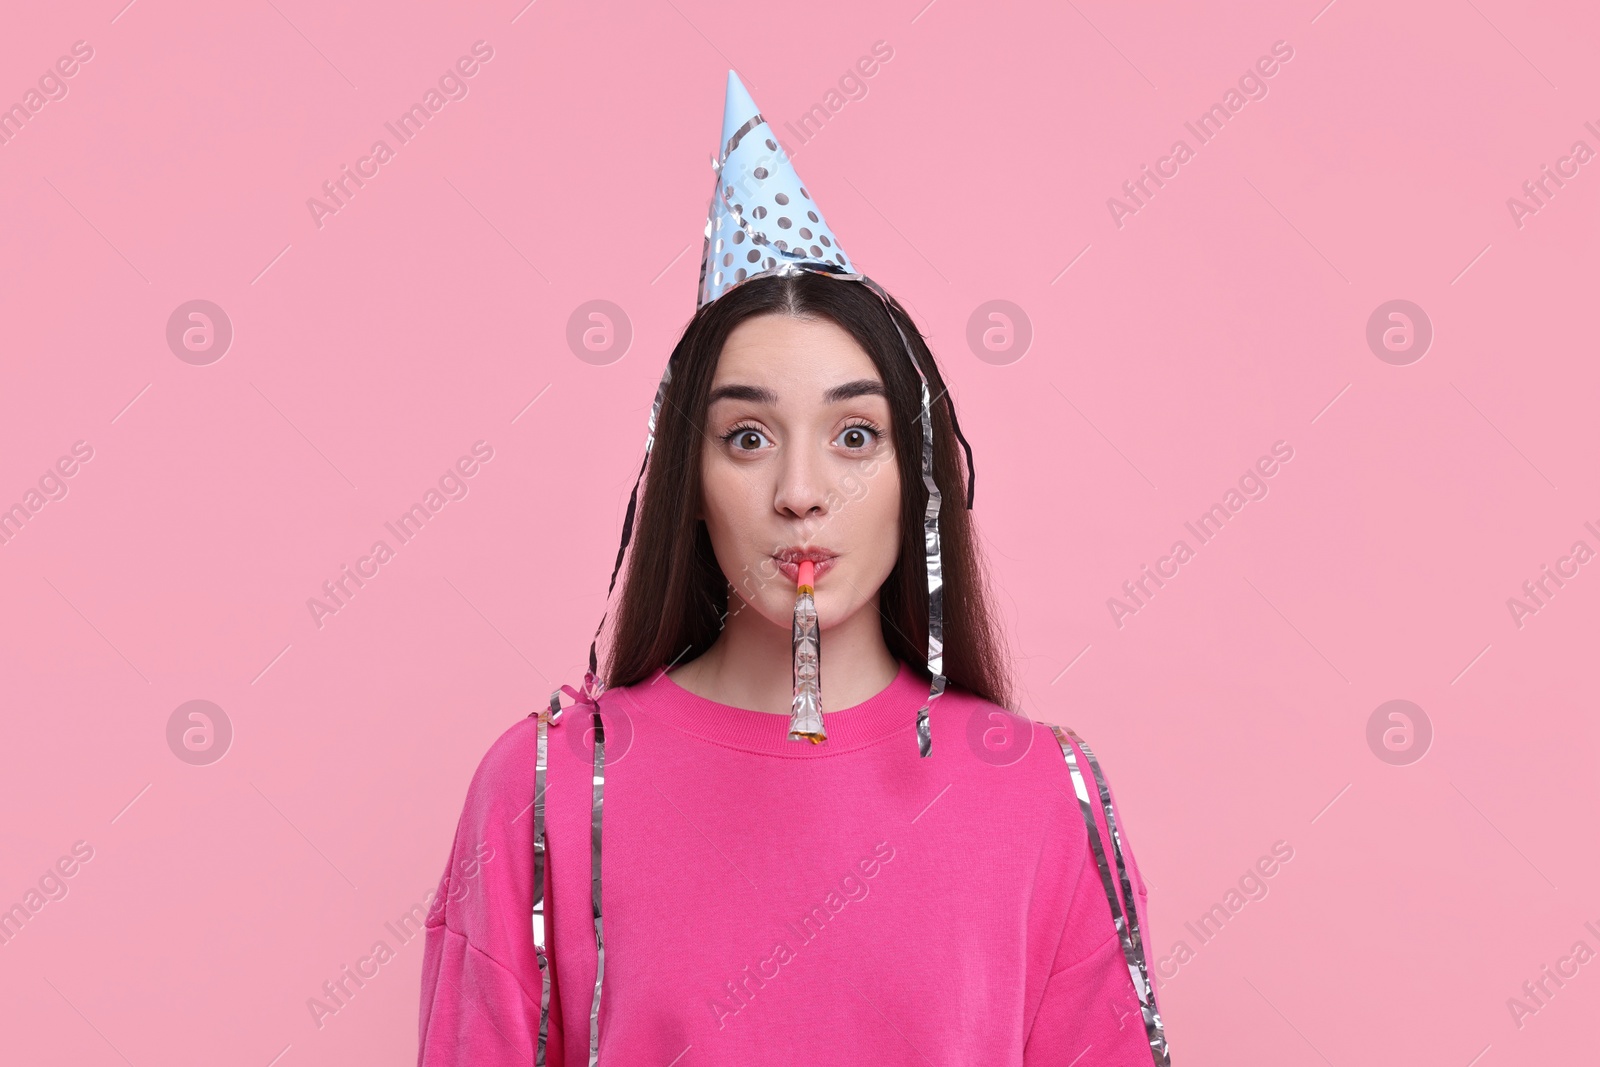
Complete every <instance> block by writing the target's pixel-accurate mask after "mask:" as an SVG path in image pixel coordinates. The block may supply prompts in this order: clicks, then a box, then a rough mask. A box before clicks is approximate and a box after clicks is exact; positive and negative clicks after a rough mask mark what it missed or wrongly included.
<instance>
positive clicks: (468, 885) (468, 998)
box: [417, 719, 560, 1067]
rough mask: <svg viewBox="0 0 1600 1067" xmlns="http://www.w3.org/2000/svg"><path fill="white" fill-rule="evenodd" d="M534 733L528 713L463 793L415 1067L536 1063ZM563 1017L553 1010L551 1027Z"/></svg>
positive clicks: (441, 890) (431, 935)
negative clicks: (533, 890)
mask: <svg viewBox="0 0 1600 1067" xmlns="http://www.w3.org/2000/svg"><path fill="white" fill-rule="evenodd" d="M535 730H536V722H535V720H533V719H529V720H526V722H525V723H519V724H518V725H517V726H515V727H513V728H512V729H511V730H508V731H507V732H506V733H505V734H503V735H502V736H501V737H500V739H499V740H497V741H496V742H495V744H494V745H493V746H492V747H491V748H490V750H489V752H488V754H487V755H485V756H484V759H483V762H482V763H481V764H480V765H479V767H478V770H477V773H476V774H475V775H474V776H473V779H472V784H471V785H470V786H469V787H468V789H467V799H466V803H465V805H464V806H463V808H462V812H461V818H460V820H459V822H458V824H457V826H456V834H455V840H454V842H453V844H452V846H451V850H450V858H449V861H448V862H447V863H446V866H445V870H444V875H443V877H441V879H440V880H439V887H438V889H437V890H435V893H434V899H433V904H432V907H431V910H430V911H429V913H428V918H427V921H426V930H427V936H426V940H425V942H424V948H423V961H422V999H421V1005H420V1009H419V1012H418V1019H417V1065H418V1067H468V1065H471V1067H502V1065H503V1067H513V1065H514V1067H531V1065H532V1064H533V1063H534V1062H535V1055H536V1050H537V1048H538V1041H539V1014H540V1012H539V998H540V988H541V983H540V975H539V967H538V960H537V957H536V955H535V953H534V947H533V931H532V925H531V913H532V906H533V895H532V886H533V843H532V840H533V809H532V801H533V765H534V764H533V758H534V753H533V746H534V744H536V741H535V740H534V738H535V737H536V734H535V733H534V731H535ZM548 900H549V895H548V876H547V878H546V901H547V903H548ZM557 1018H559V1016H558V1015H557V1014H556V1013H554V1012H552V1016H551V1020H550V1027H551V1028H552V1029H553V1028H554V1027H555V1025H556V1020H557ZM549 1062H550V1063H552V1064H554V1063H559V1062H560V1060H559V1059H557V1058H551V1059H550V1061H549Z"/></svg>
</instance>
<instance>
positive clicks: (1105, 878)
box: [1050, 723, 1172, 1067]
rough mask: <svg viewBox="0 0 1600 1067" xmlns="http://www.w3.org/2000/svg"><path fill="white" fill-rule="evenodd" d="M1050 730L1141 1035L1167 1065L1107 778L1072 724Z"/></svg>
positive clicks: (1159, 1066) (1158, 1062)
mask: <svg viewBox="0 0 1600 1067" xmlns="http://www.w3.org/2000/svg"><path fill="white" fill-rule="evenodd" d="M1050 730H1051V732H1052V733H1054V734H1055V737H1056V743H1057V744H1059V745H1060V746H1061V754H1062V755H1063V756H1065V757H1066V760H1067V770H1068V771H1069V772H1070V773H1071V775H1072V788H1073V790H1074V791H1075V792H1076V793H1077V794H1078V807H1079V809H1080V811H1081V812H1082V813H1083V821H1084V822H1085V823H1086V824H1087V825H1088V827H1089V848H1090V850H1091V851H1092V852H1093V853H1094V862H1095V866H1096V867H1097V868H1098V869H1099V871H1100V884H1101V886H1102V887H1103V888H1104V889H1105V893H1106V903H1108V904H1110V905H1111V920H1112V923H1113V925H1115V926H1116V928H1117V940H1118V941H1120V942H1121V944H1122V956H1123V959H1124V960H1125V961H1126V962H1127V965H1128V977H1130V978H1131V979H1132V980H1133V991H1134V993H1135V994H1137V996H1138V997H1139V1014H1140V1015H1141V1016H1142V1017H1143V1019H1144V1031H1145V1036H1146V1038H1147V1039H1148V1040H1149V1043H1150V1055H1151V1057H1152V1059H1153V1060H1154V1067H1171V1063H1172V1059H1171V1057H1170V1055H1169V1053H1168V1051H1167V1034H1166V1030H1165V1029H1164V1028H1163V1027H1162V1024H1161V1013H1160V1012H1158V1011H1157V1010H1156V1000H1155V990H1154V989H1153V988H1152V987H1151V985H1150V970H1149V967H1148V965H1147V964H1146V962H1145V952H1144V938H1143V936H1142V935H1141V934H1140V932H1139V906H1138V902H1137V901H1135V900H1134V898H1133V887H1132V885H1130V884H1129V881H1128V868H1127V865H1126V864H1125V863H1124V861H1123V858H1122V835H1121V833H1120V832H1119V831H1118V830H1117V817H1116V814H1115V813H1114V812H1113V811H1112V807H1111V787H1110V786H1109V785H1107V784H1106V778H1105V775H1104V774H1102V773H1101V771H1100V763H1099V761H1098V760H1096V759H1095V758H1094V753H1093V752H1091V751H1090V750H1089V746H1088V745H1086V744H1084V741H1083V738H1081V737H1079V736H1078V735H1077V734H1075V733H1073V732H1072V729H1071V728H1070V727H1062V726H1057V725H1055V724H1054V723H1051V724H1050ZM1069 737H1070V738H1071V739H1072V742H1075V743H1076V744H1077V746H1078V747H1079V748H1081V749H1083V754H1084V755H1085V756H1087V757H1088V759H1089V770H1090V773H1092V774H1093V775H1094V781H1095V792H1096V795H1097V796H1098V797H1099V800H1100V807H1101V809H1102V811H1103V812H1104V814H1105V817H1106V829H1107V830H1108V831H1109V832H1110V835H1111V849H1112V853H1113V855H1114V857H1115V860H1116V869H1117V873H1116V877H1117V885H1113V884H1112V881H1111V865H1110V863H1108V861H1107V859H1106V850H1105V845H1104V844H1102V843H1101V840H1100V827H1099V825H1098V824H1097V823H1096V822H1095V820H1094V807H1093V801H1092V800H1091V799H1090V797H1089V788H1088V785H1087V784H1086V783H1085V782H1084V778H1083V772H1082V771H1081V770H1080V769H1079V767H1078V757H1077V755H1076V753H1074V752H1073V748H1072V744H1071V743H1069V742H1068V740H1067V738H1069ZM1119 885H1120V887H1121V890H1122V896H1121V900H1126V901H1127V902H1128V907H1127V909H1126V911H1124V909H1123V907H1122V904H1121V900H1119V899H1118V896H1117V888H1118V886H1119Z"/></svg>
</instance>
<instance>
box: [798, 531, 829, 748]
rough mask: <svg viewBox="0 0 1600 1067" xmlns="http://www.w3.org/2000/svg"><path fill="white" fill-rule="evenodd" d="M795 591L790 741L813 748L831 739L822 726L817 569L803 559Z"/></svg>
mask: <svg viewBox="0 0 1600 1067" xmlns="http://www.w3.org/2000/svg"><path fill="white" fill-rule="evenodd" d="M798 570H799V574H798V575H796V578H797V581H796V583H795V590H794V704H793V705H792V706H791V707H790V710H789V740H791V741H810V742H811V743H812V744H814V745H818V744H821V743H822V742H823V741H826V740H827V739H828V731H827V729H826V728H824V727H823V725H822V642H821V635H820V634H819V633H818V631H817V603H816V599H815V596H814V594H815V592H816V589H815V586H814V585H813V583H814V582H815V581H816V575H817V565H816V563H815V562H813V561H812V560H809V559H803V560H801V561H800V563H799V566H798Z"/></svg>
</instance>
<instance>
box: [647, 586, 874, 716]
mask: <svg viewBox="0 0 1600 1067" xmlns="http://www.w3.org/2000/svg"><path fill="white" fill-rule="evenodd" d="M792 635H793V631H792V630H791V629H790V628H789V627H787V626H785V627H778V626H774V625H773V624H772V623H770V622H768V621H767V620H766V619H765V618H763V617H762V616H761V615H760V613H759V612H757V611H756V610H755V609H753V608H751V607H749V606H748V605H746V604H745V603H744V601H742V600H740V599H739V597H738V596H737V595H736V594H733V593H730V594H729V595H728V617H727V619H726V620H725V621H724V623H723V627H722V633H721V634H720V635H718V637H717V640H716V643H714V644H713V645H712V646H711V647H710V648H708V649H707V650H706V651H705V652H704V653H702V654H701V655H700V656H698V657H697V658H695V659H694V660H692V661H691V662H689V663H685V664H683V665H681V666H679V667H676V668H673V669H669V670H668V672H667V673H668V674H669V675H670V676H671V678H672V680H673V681H674V682H676V683H677V684H678V685H680V686H682V687H683V688H684V689H687V690H688V691H689V692H691V693H693V694H695V695H696V696H700V697H705V698H706V699H707V700H714V701H716V702H717V703H719V704H727V705H729V706H731V707H735V708H748V709H750V710H751V711H765V712H771V713H773V714H775V715H787V714H789V709H790V706H791V705H792V703H793V702H794V647H793V640H792ZM820 649H821V660H822V706H823V710H824V711H834V710H838V709H840V708H850V707H854V706H856V705H857V704H860V703H862V702H863V701H865V700H867V699H869V698H870V697H872V696H874V695H875V694H877V693H880V692H882V691H883V690H884V689H885V688H887V687H888V685H889V683H890V682H892V681H894V679H895V675H896V674H897V673H898V672H899V670H900V664H899V662H898V661H897V660H896V659H895V658H894V656H893V655H892V654H891V653H890V652H889V646H888V645H887V644H885V643H884V640H883V625H882V623H881V622H880V621H879V618H878V598H877V597H873V598H872V600H871V601H870V602H869V603H867V604H863V605H862V606H861V608H860V610H858V611H857V612H856V613H855V614H854V615H852V616H851V617H850V618H848V619H845V620H844V621H843V622H840V623H838V624H837V625H834V626H830V627H828V628H827V629H825V630H823V631H822V635H821V644H820Z"/></svg>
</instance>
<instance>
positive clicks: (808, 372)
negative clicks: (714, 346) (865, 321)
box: [713, 315, 882, 388]
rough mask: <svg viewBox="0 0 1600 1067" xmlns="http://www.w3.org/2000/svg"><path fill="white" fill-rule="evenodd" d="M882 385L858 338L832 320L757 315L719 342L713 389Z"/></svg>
mask: <svg viewBox="0 0 1600 1067" xmlns="http://www.w3.org/2000/svg"><path fill="white" fill-rule="evenodd" d="M859 378H870V379H874V380H878V381H882V376H881V375H879V374H878V368H877V367H876V366H875V365H874V364H873V362H872V357H870V356H868V355H867V353H866V350H865V349H863V348H862V347H861V346H860V345H859V344H858V343H856V339H855V338H854V337H852V336H850V334H849V332H847V331H846V330H845V329H844V328H843V327H841V326H839V325H838V324H837V323H835V322H833V321H832V320H830V319H825V318H814V319H798V318H795V317H793V316H791V315H759V316H756V317H754V318H749V319H746V320H744V321H743V322H741V323H740V324H739V325H738V326H736V327H734V329H733V330H732V332H730V333H729V334H728V338H727V340H726V341H725V342H724V343H723V346H722V354H721V357H720V358H719V359H718V360H717V370H716V374H715V376H714V378H713V385H720V384H724V383H726V382H734V381H737V382H748V383H750V384H765V385H774V386H776V385H778V384H779V383H788V384H789V385H790V386H791V388H795V387H804V386H806V385H808V384H809V385H817V386H819V387H820V388H826V387H828V386H832V385H835V384H838V383H839V382H841V381H845V380H847V379H859Z"/></svg>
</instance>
